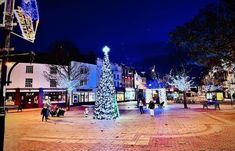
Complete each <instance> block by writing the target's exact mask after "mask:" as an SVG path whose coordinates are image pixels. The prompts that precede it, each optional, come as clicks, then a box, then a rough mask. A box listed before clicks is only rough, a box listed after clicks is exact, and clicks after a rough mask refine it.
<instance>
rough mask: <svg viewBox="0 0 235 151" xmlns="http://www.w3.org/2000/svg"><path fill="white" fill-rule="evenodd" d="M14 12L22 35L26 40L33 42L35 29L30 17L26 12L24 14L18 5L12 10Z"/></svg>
mask: <svg viewBox="0 0 235 151" xmlns="http://www.w3.org/2000/svg"><path fill="white" fill-rule="evenodd" d="M14 13H15V16H16V19H17V21H18V23H19V26H20V29H21V32H22V37H23V38H24V39H26V40H28V41H31V42H34V40H35V31H34V27H33V21H32V18H31V17H30V16H29V15H28V14H26V13H25V12H24V10H23V9H22V8H21V7H19V6H18V7H17V9H15V10H14Z"/></svg>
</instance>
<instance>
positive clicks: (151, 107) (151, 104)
mask: <svg viewBox="0 0 235 151" xmlns="http://www.w3.org/2000/svg"><path fill="white" fill-rule="evenodd" d="M154 108H155V104H154V102H153V100H151V101H150V102H149V110H150V115H151V116H154Z"/></svg>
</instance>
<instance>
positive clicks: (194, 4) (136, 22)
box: [12, 0, 218, 71]
mask: <svg viewBox="0 0 235 151" xmlns="http://www.w3.org/2000/svg"><path fill="white" fill-rule="evenodd" d="M217 1H218V0H38V1H37V2H38V7H39V13H40V25H39V28H38V33H37V36H36V41H35V43H34V44H31V43H29V42H26V41H24V40H21V39H20V38H17V37H15V36H12V37H13V38H12V39H13V42H12V45H13V46H15V47H16V49H17V50H24V51H28V50H34V51H36V52H38V51H48V47H49V45H50V44H51V43H53V42H54V41H57V40H69V41H72V42H74V43H75V44H76V46H77V47H78V48H80V50H81V51H82V52H86V51H88V50H94V51H96V52H97V54H98V56H100V57H102V51H101V49H102V47H103V46H104V45H108V46H109V47H110V48H111V52H110V59H111V61H112V62H123V63H129V64H132V65H133V66H134V65H138V66H141V65H140V64H142V66H147V65H151V64H156V66H157V68H158V69H159V70H162V71H165V70H164V69H168V68H170V67H171V65H172V63H170V61H169V59H172V56H174V54H175V53H176V52H174V51H175V50H174V49H170V48H169V47H168V46H165V43H167V41H168V39H169V38H168V33H169V32H170V31H173V30H174V29H175V27H176V26H178V25H182V24H184V23H185V22H187V21H189V20H190V19H192V17H193V16H194V15H196V14H197V13H198V11H199V10H200V9H201V8H203V7H205V6H206V5H207V4H209V3H213V2H217ZM169 56H170V57H169ZM173 58H174V57H173ZM144 59H145V61H143V60H144ZM146 60H147V62H146ZM143 62H145V63H143ZM154 62H155V63H154Z"/></svg>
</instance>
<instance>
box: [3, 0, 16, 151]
mask: <svg viewBox="0 0 235 151" xmlns="http://www.w3.org/2000/svg"><path fill="white" fill-rule="evenodd" d="M14 5H15V0H5V7H4V18H3V29H4V30H3V32H4V38H3V48H2V49H0V53H1V55H2V64H1V70H2V72H1V89H0V150H1V151H3V150H4V134H5V108H4V105H5V85H6V72H7V66H6V61H7V57H6V55H7V54H8V52H9V51H11V50H13V49H11V47H10V38H11V31H12V28H13V9H14Z"/></svg>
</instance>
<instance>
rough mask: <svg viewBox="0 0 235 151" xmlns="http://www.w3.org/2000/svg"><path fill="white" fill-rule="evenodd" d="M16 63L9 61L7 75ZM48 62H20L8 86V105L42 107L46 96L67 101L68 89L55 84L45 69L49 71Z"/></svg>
mask: <svg viewBox="0 0 235 151" xmlns="http://www.w3.org/2000/svg"><path fill="white" fill-rule="evenodd" d="M14 64H15V63H13V62H10V63H7V76H9V73H10V72H9V71H10V69H11V68H12V67H13V65H14ZM48 70H49V69H48V65H47V64H37V63H18V64H17V65H16V66H15V67H14V68H13V70H12V72H11V74H10V79H7V80H10V81H11V83H10V84H9V85H7V86H6V88H5V89H6V90H5V92H6V105H14V104H15V105H19V104H20V103H21V104H22V105H23V107H25V108H32V107H42V105H43V99H44V98H49V97H50V98H51V101H52V102H53V101H57V102H60V103H65V93H66V89H64V88H61V87H59V86H57V87H56V86H54V85H53V80H52V81H48V80H47V79H46V78H45V77H44V74H43V71H48Z"/></svg>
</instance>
